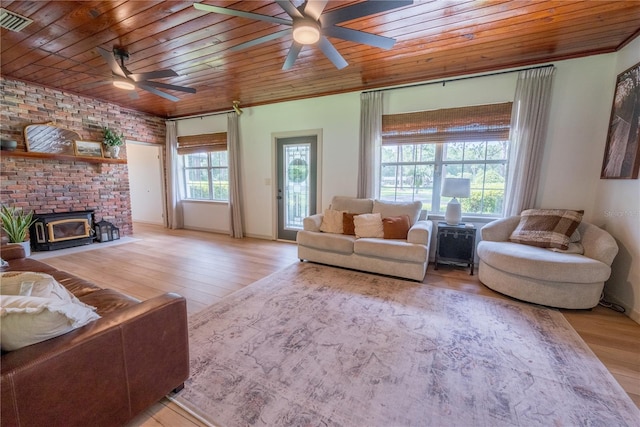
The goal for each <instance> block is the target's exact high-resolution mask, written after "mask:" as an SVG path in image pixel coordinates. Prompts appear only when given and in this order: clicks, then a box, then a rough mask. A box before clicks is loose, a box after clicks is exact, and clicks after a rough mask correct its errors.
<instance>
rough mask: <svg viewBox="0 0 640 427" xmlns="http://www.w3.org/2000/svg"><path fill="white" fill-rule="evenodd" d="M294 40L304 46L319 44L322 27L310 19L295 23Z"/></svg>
mask: <svg viewBox="0 0 640 427" xmlns="http://www.w3.org/2000/svg"><path fill="white" fill-rule="evenodd" d="M293 40H295V41H296V42H297V43H300V44H303V45H307V44H314V43H317V42H318V40H320V25H319V24H318V22H316V21H314V20H313V19H308V18H305V19H300V20H296V21H294V23H293Z"/></svg>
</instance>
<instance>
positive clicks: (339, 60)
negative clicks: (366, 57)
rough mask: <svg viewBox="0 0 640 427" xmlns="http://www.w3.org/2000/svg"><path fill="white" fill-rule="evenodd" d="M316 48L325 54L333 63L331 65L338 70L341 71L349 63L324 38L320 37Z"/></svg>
mask: <svg viewBox="0 0 640 427" xmlns="http://www.w3.org/2000/svg"><path fill="white" fill-rule="evenodd" d="M318 46H319V47H320V49H321V50H322V52H323V53H324V54H325V56H326V57H327V58H329V61H331V62H333V65H335V66H336V68H337V69H338V70H342V69H343V68H344V67H346V66H347V65H349V63H348V62H347V61H346V60H345V59H344V58H343V57H342V55H340V53H339V52H338V51H337V50H336V48H335V47H333V45H332V44H331V42H330V41H329V40H327V38H326V37H325V36H322V37H320V41H319V42H318Z"/></svg>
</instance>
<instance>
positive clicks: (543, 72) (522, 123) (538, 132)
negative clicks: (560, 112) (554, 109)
mask: <svg viewBox="0 0 640 427" xmlns="http://www.w3.org/2000/svg"><path fill="white" fill-rule="evenodd" d="M554 71H555V68H554V67H544V68H537V69H533V70H524V71H521V72H520V73H519V75H518V83H517V85H516V94H515V98H514V101H513V110H512V112H511V133H510V136H509V139H510V147H509V171H508V177H507V191H506V194H505V201H504V208H503V210H504V215H505V216H512V215H519V214H520V212H522V211H523V210H524V209H530V208H533V207H534V204H535V201H536V194H537V192H538V183H539V181H540V165H541V163H542V153H543V149H544V143H545V138H546V135H547V123H548V118H549V107H550V98H551V85H552V82H553V73H554Z"/></svg>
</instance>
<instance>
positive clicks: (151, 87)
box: [98, 47, 196, 102]
mask: <svg viewBox="0 0 640 427" xmlns="http://www.w3.org/2000/svg"><path fill="white" fill-rule="evenodd" d="M98 52H99V53H100V55H101V56H102V57H103V58H104V60H105V61H107V64H109V67H110V68H111V72H112V73H113V75H112V77H113V80H112V82H102V84H107V83H113V85H114V86H115V87H117V88H120V89H125V90H129V91H130V92H129V96H130V97H131V98H132V99H138V94H137V93H136V92H135V91H134V89H136V88H140V89H143V90H146V91H147V92H151V93H153V94H154V95H158V96H161V97H163V98H165V99H168V100H169V101H174V102H175V101H179V100H180V99H179V98H177V97H175V96H173V95H170V94H168V93H166V92H162V91H160V90H158V89H157V88H160V89H169V90H177V91H179V92H187V93H196V90H195V89H192V88H189V87H184V86H176V85H171V84H167V83H160V82H154V81H152V80H151V79H161V78H165V77H177V76H178V73H176V72H175V71H173V70H169V69H166V70H156V71H149V72H146V73H132V72H131V71H129V70H127V67H125V66H124V61H125V60H126V59H129V53H128V52H127V51H126V50H124V49H121V48H114V49H113V51H112V52H109V51H108V50H106V49H103V48H101V47H98ZM118 60H119V61H120V62H118Z"/></svg>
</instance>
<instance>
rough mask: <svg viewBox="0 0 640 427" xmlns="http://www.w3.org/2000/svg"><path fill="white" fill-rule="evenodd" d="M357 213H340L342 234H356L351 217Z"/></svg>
mask: <svg viewBox="0 0 640 427" xmlns="http://www.w3.org/2000/svg"><path fill="white" fill-rule="evenodd" d="M358 215H359V214H356V213H348V212H345V213H343V214H342V234H347V235H349V236H355V235H356V226H355V224H354V223H353V218H355V217H356V216H358Z"/></svg>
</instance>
